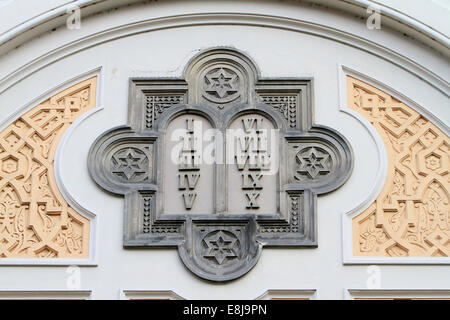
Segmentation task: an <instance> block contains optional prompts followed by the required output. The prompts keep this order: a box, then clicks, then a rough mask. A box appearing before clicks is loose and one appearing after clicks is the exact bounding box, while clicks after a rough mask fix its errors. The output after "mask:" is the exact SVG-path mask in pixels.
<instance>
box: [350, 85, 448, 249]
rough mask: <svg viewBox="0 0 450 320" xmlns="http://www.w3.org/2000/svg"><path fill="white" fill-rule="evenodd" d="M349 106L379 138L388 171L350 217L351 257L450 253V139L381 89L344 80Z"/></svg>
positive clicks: (421, 116)
mask: <svg viewBox="0 0 450 320" xmlns="http://www.w3.org/2000/svg"><path fill="white" fill-rule="evenodd" d="M347 88H348V94H349V95H348V106H349V107H350V108H352V109H354V110H355V111H357V112H359V113H360V114H361V115H363V116H364V117H365V118H366V119H367V120H369V121H370V123H371V125H372V126H374V127H375V129H376V130H377V132H378V133H379V134H380V136H381V138H382V139H383V142H384V145H385V148H386V152H387V155H388V174H387V178H386V181H385V184H384V187H383V189H382V191H381V193H380V194H379V196H378V197H377V199H376V200H375V201H374V202H373V203H372V204H371V205H370V206H369V207H368V208H367V209H366V210H365V211H364V212H362V213H361V214H359V215H357V216H356V217H354V218H353V220H352V224H353V253H354V255H355V256H381V257H449V256H450V204H449V201H450V195H449V194H450V192H449V191H450V173H449V170H450V138H449V136H448V134H446V133H444V132H443V131H442V130H440V129H439V128H438V127H437V126H436V125H434V124H433V123H432V122H430V121H429V120H428V119H426V118H425V117H424V116H423V115H421V114H419V113H418V112H417V111H415V110H414V109H412V108H410V107H409V106H407V105H405V104H403V103H401V102H400V101H398V100H396V99H395V98H393V97H391V96H390V95H388V94H386V93H385V92H383V91H381V90H378V89H377V88H374V87H372V86H370V85H368V84H366V83H364V82H362V81H359V80H357V79H354V78H352V77H348V78H347Z"/></svg>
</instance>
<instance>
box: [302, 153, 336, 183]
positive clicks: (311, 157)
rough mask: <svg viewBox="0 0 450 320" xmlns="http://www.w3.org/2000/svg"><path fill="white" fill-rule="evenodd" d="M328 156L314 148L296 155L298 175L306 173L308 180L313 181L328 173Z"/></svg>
mask: <svg viewBox="0 0 450 320" xmlns="http://www.w3.org/2000/svg"><path fill="white" fill-rule="evenodd" d="M328 158H329V155H328V154H325V153H323V152H320V151H319V150H317V149H316V148H311V149H309V150H308V151H307V152H306V153H302V154H298V155H297V159H298V160H299V161H300V167H299V168H298V170H297V172H298V173H306V174H307V175H308V176H309V177H310V178H312V179H315V178H316V177H317V176H318V175H319V174H321V173H328V172H330V170H329V168H328V163H327V160H328Z"/></svg>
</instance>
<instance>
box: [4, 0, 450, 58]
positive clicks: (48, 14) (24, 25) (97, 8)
mask: <svg viewBox="0 0 450 320" xmlns="http://www.w3.org/2000/svg"><path fill="white" fill-rule="evenodd" d="M308 1H309V2H312V3H317V4H319V5H323V4H325V5H328V6H332V7H338V8H340V9H341V10H345V11H346V12H353V10H354V9H355V7H356V8H361V9H362V10H366V9H367V8H368V7H379V8H381V9H382V10H381V12H380V14H381V16H382V17H386V18H390V19H392V20H393V21H395V22H397V23H398V26H394V27H397V30H400V31H402V32H403V31H404V30H403V29H400V26H402V27H405V26H406V27H409V28H410V29H411V31H412V32H407V34H408V35H412V38H414V34H415V33H418V34H420V35H423V36H425V37H427V38H428V39H429V40H430V42H431V43H432V42H436V43H438V44H440V45H441V46H443V47H444V48H442V49H444V50H445V48H448V47H449V39H448V37H446V36H445V35H444V34H442V33H441V32H439V31H437V30H435V29H433V28H431V27H429V26H427V25H426V24H424V23H422V22H420V21H419V20H417V19H414V18H412V17H410V16H408V15H406V14H403V13H401V12H399V11H397V10H395V9H393V8H390V7H388V6H386V5H383V4H380V3H379V2H377V1H370V0H308ZM135 2H138V1H137V0H120V5H119V2H118V1H111V0H110V1H106V3H105V1H103V0H73V1H70V2H69V3H67V4H64V5H62V6H59V7H54V8H52V9H50V10H47V11H44V12H43V13H41V14H39V15H37V16H35V17H33V18H32V19H29V20H27V21H23V22H22V21H21V22H20V23H19V24H17V25H16V26H15V27H13V28H11V29H9V30H7V31H5V32H3V33H2V34H0V46H1V45H3V44H5V43H7V42H10V41H12V40H14V39H15V38H18V37H19V36H22V35H24V34H25V33H27V32H30V31H32V30H35V29H36V27H38V26H43V25H46V24H50V23H52V22H54V21H56V20H58V19H61V16H64V15H66V14H67V9H70V8H71V7H73V6H77V7H79V8H81V9H83V8H85V7H89V11H90V15H93V14H97V13H99V12H102V11H105V10H108V9H110V8H112V7H117V6H126V5H129V4H132V3H135ZM63 20H64V19H63ZM64 22H65V20H64ZM60 25H61V24H59V25H58V24H57V25H56V27H58V26H60ZM53 27H55V24H53ZM47 30H48V29H45V28H44V29H43V30H42V31H41V32H40V33H39V34H37V35H36V37H37V36H39V35H40V34H42V33H45V32H46V31H47ZM20 44H22V43H20V42H19V43H17V44H15V46H18V45H20ZM442 49H441V52H442ZM444 54H446V53H445V52H444Z"/></svg>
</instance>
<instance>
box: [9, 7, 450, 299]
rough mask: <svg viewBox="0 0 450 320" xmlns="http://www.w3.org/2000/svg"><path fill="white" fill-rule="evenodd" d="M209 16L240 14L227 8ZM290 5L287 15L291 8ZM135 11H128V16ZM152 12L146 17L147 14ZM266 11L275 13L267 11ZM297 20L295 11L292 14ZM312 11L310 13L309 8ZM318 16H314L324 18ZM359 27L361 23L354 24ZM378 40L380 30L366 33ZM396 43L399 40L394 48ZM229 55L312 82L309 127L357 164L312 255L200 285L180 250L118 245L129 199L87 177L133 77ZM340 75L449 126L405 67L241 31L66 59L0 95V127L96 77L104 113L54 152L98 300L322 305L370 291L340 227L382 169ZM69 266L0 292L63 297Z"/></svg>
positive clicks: (46, 40)
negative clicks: (140, 293) (88, 234)
mask: <svg viewBox="0 0 450 320" xmlns="http://www.w3.org/2000/svg"><path fill="white" fill-rule="evenodd" d="M183 3H185V5H184V6H185V7H183V5H182V6H180V5H179V4H176V3H173V4H165V5H161V6H160V7H158V8H157V9H155V8H154V7H152V6H149V7H141V8H140V12H136V10H135V9H133V8H127V9H123V10H119V12H114V13H111V14H104V15H99V16H97V17H95V19H93V18H91V19H88V20H87V21H85V22H83V23H85V25H84V26H85V27H83V28H86V29H84V30H83V28H82V29H81V30H79V31H74V32H79V33H83V32H88V31H91V30H95V29H96V28H99V29H102V28H103V29H105V28H108V27H109V26H111V25H115V24H117V23H124V22H125V21H127V20H132V19H135V18H136V16H135V15H137V14H140V15H143V16H145V15H152V14H155V12H154V11H153V10H154V9H155V10H159V11H158V14H160V15H164V14H166V15H170V14H173V13H174V12H182V11H183V10H190V11H195V10H202V11H207V6H204V7H202V8H201V9H200V7H198V3H196V2H194V4H193V5H191V3H190V2H188V1H186V2H183ZM222 5H223V6H222V7H221V8H220V6H214V8H213V9H214V10H220V9H221V10H224V11H227V10H228V11H229V10H237V9H236V6H235V5H232V4H230V2H227V4H222ZM240 5H241V6H242V7H240V8H241V9H240V10H241V11H251V12H262V13H264V12H270V11H271V9H273V10H275V11H276V12H277V13H279V14H283V15H285V16H289V15H290V16H296V15H298V16H299V15H304V14H305V13H307V14H308V15H310V16H311V17H312V18H311V19H320V18H323V19H325V18H328V19H330V20H329V21H328V22H327V23H328V24H330V25H332V24H342V25H343V26H344V27H347V28H349V29H351V26H352V27H354V31H353V32H355V33H367V32H369V31H368V30H366V29H365V25H364V22H361V21H359V20H351V19H350V18H348V17H343V16H341V15H339V14H336V15H335V16H333V15H330V13H329V12H328V13H327V12H325V13H323V12H321V11H320V10H319V9H316V13H315V15H314V12H313V11H305V10H306V9H305V10H303V8H300V7H299V8H297V7H296V6H295V5H285V4H283V3H277V2H273V3H271V4H269V3H267V2H264V3H263V4H262V5H261V6H257V5H255V4H251V3H247V4H246V5H247V6H244V5H242V4H240ZM286 6H287V7H286ZM133 10H134V11H133ZM143 10H148V11H143ZM273 10H272V13H273V12H274V11H273ZM296 10H297V11H296ZM310 10H312V9H310ZM323 14H324V15H325V16H321V15H323ZM358 23H359V25H358ZM70 32H71V31H68V30H58V31H57V32H55V33H54V34H48V35H44V36H42V38H40V39H36V40H34V41H33V42H30V43H29V44H26V45H24V46H23V47H21V48H18V49H17V50H15V51H14V52H13V53H11V54H9V55H8V56H6V57H2V58H0V70H1V71H0V73H1V74H2V75H5V74H8V72H11V70H14V69H15V68H17V67H18V66H20V65H24V64H25V62H26V61H30V60H32V57H34V56H37V55H38V54H42V53H43V52H45V51H46V50H48V48H49V47H53V46H56V44H57V43H60V42H61V43H63V42H64V41H67V39H65V38H70V37H73V36H75V34H74V35H71V34H70ZM372 32H377V31H372ZM374 37H378V38H379V39H381V40H380V41H387V42H388V43H389V42H391V43H392V45H393V46H396V48H398V49H399V50H403V52H404V53H405V54H408V55H411V56H414V57H415V58H417V59H418V60H419V61H426V63H427V66H428V67H429V68H430V70H432V71H433V72H436V73H437V74H441V75H443V76H445V75H448V74H450V73H449V71H450V68H449V64H448V61H447V60H445V59H444V58H442V57H440V56H439V55H436V54H434V53H432V52H431V51H429V50H427V49H426V48H422V47H420V46H418V45H415V44H414V43H411V42H407V41H405V39H402V38H401V37H398V36H397V35H396V34H395V33H392V32H389V31H387V30H386V33H385V34H383V33H379V34H374ZM396 37H398V38H396ZM224 45H225V46H230V47H235V48H237V49H239V50H242V51H244V52H246V53H247V54H248V55H249V56H250V57H252V58H253V59H254V61H255V62H256V63H257V64H258V66H259V68H260V69H261V72H262V76H264V77H272V76H273V77H277V76H278V77H314V107H315V121H316V123H318V124H323V125H328V126H331V127H333V128H334V129H336V130H338V131H339V132H341V133H342V134H343V135H344V136H345V137H346V138H347V139H348V140H349V142H350V144H351V146H352V148H353V150H354V154H355V166H354V170H353V174H352V176H351V178H350V179H349V180H348V182H347V183H346V184H345V185H344V186H343V187H341V188H340V189H339V190H337V191H335V192H332V193H331V194H328V195H325V196H320V197H319V198H318V211H317V216H318V238H319V246H318V248H316V249H280V248H276V249H264V250H263V253H262V256H261V258H260V261H259V262H258V264H257V265H256V267H255V268H254V269H253V270H251V271H250V272H249V273H248V274H247V275H245V276H243V277H242V278H240V279H238V280H235V281H232V282H228V283H225V284H220V285H215V284H212V283H210V282H206V281H203V280H200V279H198V278H197V277H195V276H194V275H193V274H192V273H190V272H189V271H188V270H187V269H186V268H185V267H184V265H183V264H182V262H181V260H180V258H179V257H178V253H177V250H176V249H150V250H130V249H127V250H125V249H123V247H122V226H123V208H124V200H123V198H122V197H118V196H113V195H111V194H108V193H106V192H104V191H103V190H102V189H100V188H99V187H98V186H97V185H96V184H95V183H94V182H93V180H92V179H90V177H89V174H88V171H87V165H86V159H87V153H88V150H89V147H90V146H91V144H92V143H93V141H94V140H95V139H96V137H98V136H99V135H100V134H101V133H102V132H104V131H105V130H107V129H109V128H111V127H113V126H117V125H123V124H125V123H126V121H127V106H128V101H127V100H128V78H129V77H136V76H171V77H174V76H181V72H182V69H183V67H184V65H185V63H186V62H187V61H188V60H189V58H191V57H192V56H193V55H195V54H196V53H197V52H198V51H199V50H201V49H205V48H208V47H211V46H224ZM339 65H345V66H348V67H350V68H352V69H354V70H357V71H359V72H361V73H363V74H367V75H370V76H371V77H372V78H374V79H376V80H378V81H380V82H382V83H384V84H386V85H388V86H390V87H392V88H394V89H396V90H397V91H398V92H400V93H402V94H403V95H405V96H406V97H408V98H410V99H412V100H414V101H415V102H417V103H418V104H419V105H421V106H422V107H424V108H425V109H427V110H429V111H430V112H432V113H433V114H435V115H436V116H437V117H438V118H440V120H441V121H442V122H444V123H446V124H447V125H449V124H450V111H449V108H450V106H449V101H448V97H447V96H446V95H445V94H443V92H442V91H439V90H437V89H436V88H434V87H432V86H431V85H429V84H427V83H425V82H423V81H421V80H420V79H419V78H418V77H416V76H414V75H412V74H411V73H410V72H408V71H406V70H405V69H403V68H400V67H398V66H396V65H395V64H393V63H390V62H388V61H386V59H382V58H380V57H376V56H374V55H373V54H371V53H370V52H367V51H363V50H359V49H356V48H354V47H351V46H347V45H345V44H342V43H340V42H337V41H331V40H328V39H325V38H323V37H318V36H314V35H310V34H306V33H302V32H293V31H287V30H281V29H277V28H263V27H258V26H236V25H204V26H192V27H181V28H171V29H164V30H159V31H153V32H144V33H139V34H136V35H132V36H124V37H121V38H119V39H117V40H114V41H109V42H105V43H102V44H99V45H96V46H93V47H90V48H87V49H85V50H81V51H79V52H77V53H76V54H71V55H68V56H66V57H63V58H61V59H59V60H56V61H54V62H52V63H51V64H48V65H45V66H44V67H42V68H41V69H39V68H38V69H39V70H37V71H36V72H34V73H29V74H27V76H26V77H24V78H23V79H21V80H20V82H16V83H15V82H11V83H10V86H9V87H8V88H7V87H4V88H6V90H4V91H3V92H2V93H1V95H0V122H2V121H4V120H5V119H7V118H8V116H9V115H10V114H11V113H13V112H15V111H17V110H18V109H20V108H22V107H23V106H26V105H27V104H29V103H30V102H31V101H33V100H34V99H36V98H38V97H39V96H41V95H42V94H43V93H45V92H47V91H48V90H49V89H51V88H55V87H57V86H58V85H60V84H62V83H64V82H66V81H67V80H69V79H72V78H74V77H76V76H78V75H80V74H83V73H84V72H87V71H90V70H93V69H96V68H101V78H100V83H99V88H100V90H101V91H100V98H99V100H98V104H99V106H100V107H103V109H102V110H101V111H99V112H97V113H94V114H92V115H91V116H90V117H88V118H86V120H85V121H83V122H80V123H79V124H78V126H77V127H76V129H75V130H74V131H73V133H72V134H71V135H70V136H69V137H68V138H67V141H66V144H65V146H64V148H63V149H62V150H60V152H61V161H60V163H61V168H60V173H61V175H60V179H61V181H62V183H63V184H64V185H65V186H67V187H68V192H69V193H70V196H71V197H73V199H74V200H75V201H77V202H78V203H79V204H80V205H81V206H83V207H84V208H86V209H87V210H89V211H91V212H93V213H94V214H96V215H97V219H98V221H97V226H98V229H97V239H92V241H97V242H96V251H97V257H96V262H97V264H98V265H97V266H96V267H93V266H84V267H81V277H82V278H81V279H82V282H81V288H80V289H92V292H93V297H94V298H98V299H116V298H118V297H119V291H120V289H147V290H173V291H174V292H176V293H177V294H179V295H180V296H182V297H184V298H189V299H253V298H256V297H258V296H260V295H261V294H262V293H264V292H265V291H266V290H268V289H317V296H318V297H319V298H321V299H341V298H343V297H344V288H366V281H367V279H368V274H367V273H366V271H367V266H364V265H343V259H342V223H341V220H342V217H343V214H344V213H345V212H348V211H350V210H351V209H353V208H354V207H355V206H357V205H358V204H359V203H360V202H361V201H362V200H363V199H364V198H366V197H367V196H368V194H369V192H370V190H371V188H372V186H373V184H374V183H375V179H376V176H377V170H376V168H379V163H378V153H377V147H376V145H375V142H374V141H373V139H372V138H371V137H370V134H369V133H368V131H367V130H366V129H365V128H364V127H363V125H362V124H361V123H360V122H359V121H357V120H356V119H355V118H353V117H352V116H350V115H349V114H346V113H344V112H341V111H339V104H340V101H341V100H340V96H339V86H340V85H343V84H342V83H341V84H340V83H339V81H340V78H339V73H338V69H339ZM380 269H381V287H382V288H396V289H407V288H414V289H421V288H422V289H429V288H441V289H448V288H450V276H449V275H450V267H449V266H448V265H407V266H405V265H382V266H380ZM67 277H68V275H67V274H66V267H64V266H58V267H55V266H53V267H50V266H0V289H1V290H5V289H15V290H21V289H24V290H25V289H26V290H30V289H43V290H55V289H66V281H67Z"/></svg>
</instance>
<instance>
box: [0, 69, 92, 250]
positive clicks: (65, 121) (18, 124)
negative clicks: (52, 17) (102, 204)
mask: <svg viewBox="0 0 450 320" xmlns="http://www.w3.org/2000/svg"><path fill="white" fill-rule="evenodd" d="M96 83H97V78H96V77H93V78H90V79H87V80H85V81H82V82H80V83H78V84H76V85H74V86H72V87H70V88H68V89H66V90H64V91H62V92H60V93H58V94H56V95H54V96H53V97H51V98H50V99H48V100H46V101H44V102H42V103H41V104H39V105H38V106H36V107H34V108H33V109H31V110H30V111H28V112H27V113H25V114H24V115H23V116H21V117H20V118H19V119H17V120H16V121H14V123H12V124H11V125H9V126H8V127H6V129H4V130H3V131H2V132H0V258H85V257H88V256H89V228H90V223H89V220H88V219H87V218H85V217H83V216H82V215H80V214H79V213H77V212H76V211H75V210H73V209H72V208H71V207H70V206H69V205H68V203H67V202H66V201H65V200H64V198H63V196H62V195H61V193H60V191H59V190H58V187H57V185H56V180H55V173H54V159H55V153H56V150H57V147H58V143H59V141H60V140H61V138H62V136H63V135H64V133H65V131H66V130H67V129H68V128H69V127H70V125H71V124H72V123H73V122H74V121H75V120H76V119H77V118H79V117H80V116H81V115H82V114H84V113H86V112H87V111H88V110H91V109H92V108H94V107H95V104H96Z"/></svg>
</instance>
